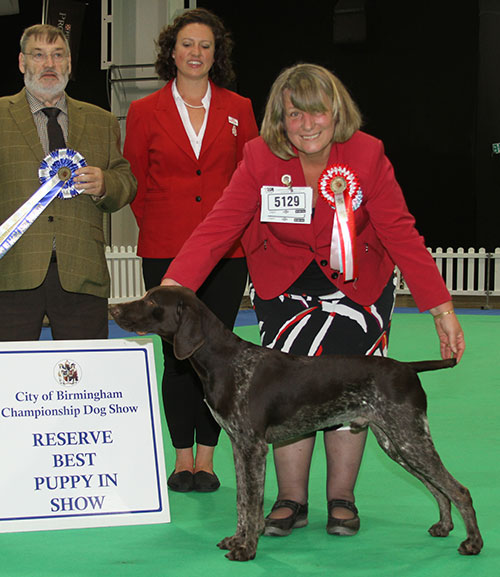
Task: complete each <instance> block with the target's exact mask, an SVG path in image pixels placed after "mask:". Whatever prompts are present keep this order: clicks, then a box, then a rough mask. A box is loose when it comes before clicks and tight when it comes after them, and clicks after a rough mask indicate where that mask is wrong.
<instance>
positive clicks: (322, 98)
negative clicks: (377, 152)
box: [261, 64, 362, 160]
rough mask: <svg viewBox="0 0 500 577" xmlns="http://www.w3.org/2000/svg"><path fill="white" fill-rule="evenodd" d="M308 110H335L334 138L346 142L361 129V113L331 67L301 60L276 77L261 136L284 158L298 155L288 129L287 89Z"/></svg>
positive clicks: (301, 107)
mask: <svg viewBox="0 0 500 577" xmlns="http://www.w3.org/2000/svg"><path fill="white" fill-rule="evenodd" d="M285 91H288V92H289V95H290V100H291V102H292V104H293V105H294V106H295V107H296V108H298V109H299V110H303V111H304V112H310V113H314V112H326V111H328V110H331V111H332V117H333V122H334V132H333V139H332V142H345V141H346V140H349V138H351V136H352V135H353V134H354V133H355V132H356V130H359V128H360V127H361V124H362V119H361V113H360V111H359V109H358V106H357V104H356V103H355V102H354V100H353V99H352V98H351V96H350V94H349V92H348V91H347V89H346V87H345V86H344V85H343V84H342V82H341V81H340V80H339V79H338V78H337V77H336V76H335V75H334V74H332V73H331V72H330V71H329V70H327V69H326V68H323V67H322V66H318V65H316V64H297V65H295V66H292V67H290V68H287V69H285V70H283V71H282V72H281V73H280V75H279V76H278V78H277V79H276V80H275V81H274V83H273V85H272V87H271V91H270V93H269V97H268V100H267V104H266V110H265V113H264V119H263V121H262V127H261V136H262V138H263V139H264V140H265V142H266V143H267V145H268V146H269V148H270V149H271V151H272V152H273V153H274V154H275V155H276V156H278V157H279V158H282V159H284V160H288V159H290V158H293V157H295V156H297V154H296V153H295V150H294V148H293V145H292V143H291V142H290V141H289V140H288V136H287V133H286V130H285V105H284V102H283V95H284V92H285Z"/></svg>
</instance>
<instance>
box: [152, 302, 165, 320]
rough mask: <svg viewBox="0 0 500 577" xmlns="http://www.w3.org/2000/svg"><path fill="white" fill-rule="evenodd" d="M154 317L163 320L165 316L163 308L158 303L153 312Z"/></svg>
mask: <svg viewBox="0 0 500 577" xmlns="http://www.w3.org/2000/svg"><path fill="white" fill-rule="evenodd" d="M151 315H152V317H153V318H154V319H156V320H157V321H161V320H162V318H163V308H162V307H159V306H158V305H156V306H155V307H154V308H153V312H152V313H151Z"/></svg>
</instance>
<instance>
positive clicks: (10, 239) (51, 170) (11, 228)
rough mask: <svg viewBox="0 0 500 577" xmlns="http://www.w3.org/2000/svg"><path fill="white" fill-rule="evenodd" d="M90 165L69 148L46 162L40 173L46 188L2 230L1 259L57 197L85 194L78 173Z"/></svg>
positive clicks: (57, 151) (53, 153) (3, 226)
mask: <svg viewBox="0 0 500 577" xmlns="http://www.w3.org/2000/svg"><path fill="white" fill-rule="evenodd" d="M86 164H87V163H86V162H85V159H84V158H83V156H82V155H81V154H79V153H78V152H76V151H74V150H71V149H67V148H62V149H59V150H54V151H53V152H51V153H50V154H49V155H48V156H47V157H45V158H44V159H43V160H42V162H41V164H40V169H39V171H38V174H39V178H40V181H41V182H42V186H41V187H40V188H39V189H38V190H37V191H36V192H35V193H34V194H33V195H32V196H31V197H30V198H29V199H28V200H27V201H26V202H25V203H24V204H23V205H22V206H20V207H19V208H18V209H17V210H16V212H14V214H12V215H11V216H10V217H9V218H8V219H7V220H6V221H5V222H4V223H3V224H2V225H1V226H0V258H2V257H3V256H5V254H6V253H7V252H8V251H9V250H10V249H11V248H12V247H13V246H14V244H15V243H16V242H17V241H18V240H19V239H20V238H21V236H22V235H23V234H24V233H25V232H26V230H27V229H28V228H29V227H30V226H31V225H32V224H33V223H34V222H35V220H36V219H37V218H38V217H39V216H40V214H41V213H42V212H43V210H45V208H47V206H48V205H49V204H50V203H51V202H52V200H54V198H55V197H56V196H59V197H60V198H65V199H66V198H73V197H74V196H76V195H78V194H80V193H81V192H82V191H81V190H78V189H77V188H76V187H75V185H74V182H73V177H74V175H75V171H76V170H77V169H78V168H80V167H82V166H86Z"/></svg>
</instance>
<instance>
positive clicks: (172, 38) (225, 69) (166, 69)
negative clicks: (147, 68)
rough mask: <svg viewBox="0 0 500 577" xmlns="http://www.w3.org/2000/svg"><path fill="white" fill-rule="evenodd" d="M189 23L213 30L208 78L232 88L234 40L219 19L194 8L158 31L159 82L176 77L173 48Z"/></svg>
mask: <svg viewBox="0 0 500 577" xmlns="http://www.w3.org/2000/svg"><path fill="white" fill-rule="evenodd" d="M188 24H205V25H206V26H208V27H209V28H210V29H211V30H212V33H213V35H214V39H215V53H214V63H213V65H212V68H211V69H210V72H209V77H210V79H211V80H212V81H213V82H215V84H217V85H219V86H223V87H228V86H232V84H233V83H234V79H235V74H234V70H233V65H232V62H231V53H232V50H233V40H232V38H231V35H230V33H229V32H228V31H227V30H226V28H225V27H224V24H223V22H222V20H221V19H220V18H219V17H218V16H216V15H215V14H214V13H213V12H210V11H209V10H206V9H205V8H193V9H192V10H186V11H184V12H183V13H182V14H180V15H179V16H177V18H176V19H175V20H174V21H173V23H172V24H170V25H169V26H166V27H165V28H163V30H162V31H161V32H160V36H159V37H158V41H157V42H156V47H157V52H158V55H157V58H156V63H155V68H156V72H157V73H158V76H159V77H160V78H161V79H162V80H170V79H171V78H175V76H176V74H177V68H176V66H175V60H174V59H173V58H172V51H173V49H174V48H175V43H176V42H177V35H178V33H179V31H180V30H181V29H182V28H184V26H187V25H188Z"/></svg>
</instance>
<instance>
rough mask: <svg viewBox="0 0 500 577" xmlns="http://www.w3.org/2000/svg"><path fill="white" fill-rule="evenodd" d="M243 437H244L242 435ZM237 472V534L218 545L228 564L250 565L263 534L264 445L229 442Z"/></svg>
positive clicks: (259, 443) (263, 442)
mask: <svg viewBox="0 0 500 577" xmlns="http://www.w3.org/2000/svg"><path fill="white" fill-rule="evenodd" d="M243 436H244V435H243ZM231 441H232V445H233V454H234V464H235V468H236V489H237V496H236V500H237V508H238V524H237V527H236V533H235V534H234V535H233V536H232V537H226V538H225V539H223V540H222V541H221V542H220V543H219V544H218V547H220V548H221V549H228V550H229V552H228V553H227V554H226V557H227V558H228V559H230V560H231V561H249V560H250V559H253V558H254V557H255V554H256V552H257V543H258V541H259V536H260V535H261V533H262V531H263V530H264V513H263V501H264V480H265V474H266V455H267V451H268V446H267V443H266V442H265V441H262V440H256V439H250V438H246V439H245V440H244V441H243V442H242V441H241V440H235V439H231Z"/></svg>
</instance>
